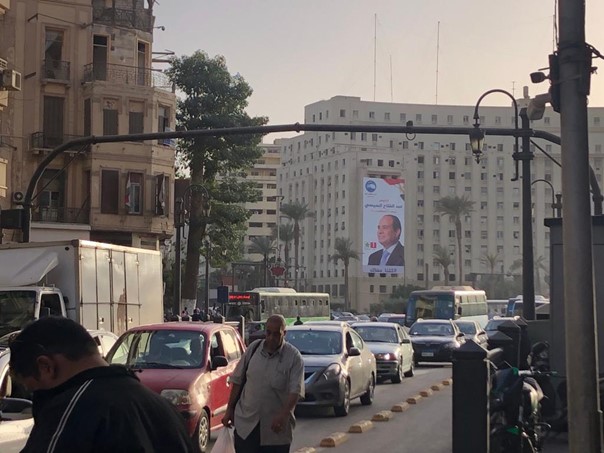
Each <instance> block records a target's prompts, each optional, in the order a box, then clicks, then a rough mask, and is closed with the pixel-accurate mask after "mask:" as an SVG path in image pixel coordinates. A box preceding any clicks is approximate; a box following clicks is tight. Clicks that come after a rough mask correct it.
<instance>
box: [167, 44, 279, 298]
mask: <svg viewBox="0 0 604 453" xmlns="http://www.w3.org/2000/svg"><path fill="white" fill-rule="evenodd" d="M167 73H168V75H169V77H170V79H171V80H172V82H173V83H174V84H175V86H176V88H177V90H178V93H179V95H180V96H179V99H178V103H177V113H176V120H177V127H179V128H184V129H186V130H194V129H218V128H228V127H245V126H261V125H264V124H266V123H267V121H268V119H267V118H266V117H250V116H249V115H248V114H247V113H246V112H245V108H246V107H247V106H248V98H249V97H250V96H251V94H252V88H251V87H250V86H249V85H248V84H247V82H246V81H245V80H244V79H243V77H242V76H240V75H239V74H237V75H231V74H230V73H229V71H228V68H227V66H226V61H225V59H224V57H222V56H216V57H214V58H210V57H209V56H208V55H207V54H206V53H205V52H201V51H197V52H195V53H194V54H193V55H191V56H183V57H180V58H174V59H172V60H171V67H170V69H169V70H168V71H167ZM261 140H262V137H261V136H260V135H227V136H221V137H213V136H212V137H210V136H208V137H197V138H192V139H186V140H179V141H178V145H177V162H178V166H179V168H180V169H179V172H181V173H184V174H186V173H188V174H190V177H191V184H200V185H203V186H204V187H205V188H206V189H208V192H209V195H210V200H209V203H210V205H211V211H210V216H209V217H204V215H203V208H204V206H205V205H207V203H208V200H205V198H204V194H203V192H202V191H192V192H191V200H190V201H191V202H190V206H189V209H190V218H189V227H190V228H189V238H188V241H187V254H186V255H187V260H186V269H185V276H184V282H183V297H185V298H189V299H190V298H193V297H194V295H195V287H196V280H197V269H198V268H199V261H200V259H199V257H200V253H204V251H203V249H204V244H203V238H204V237H205V236H206V232H207V233H208V235H209V237H210V241H211V244H212V247H211V252H210V253H211V255H212V258H211V262H212V264H213V265H221V264H223V263H224V262H225V261H227V260H235V259H237V258H238V256H240V244H241V242H242V240H243V237H244V234H245V229H246V223H247V220H248V218H249V213H248V212H247V211H246V210H245V209H244V208H243V207H242V205H243V204H245V203H246V202H252V201H257V200H258V199H259V196H260V193H259V191H258V190H257V189H255V188H254V186H253V183H251V182H247V181H243V180H241V179H237V178H236V177H237V176H240V175H241V174H242V173H244V172H245V170H246V169H249V168H250V167H252V166H253V164H254V162H255V161H256V160H257V159H258V158H260V157H261V155H262V149H261V148H260V147H259V144H260V143H261ZM208 225H211V228H207V226H208ZM205 253H207V251H206V252H205Z"/></svg>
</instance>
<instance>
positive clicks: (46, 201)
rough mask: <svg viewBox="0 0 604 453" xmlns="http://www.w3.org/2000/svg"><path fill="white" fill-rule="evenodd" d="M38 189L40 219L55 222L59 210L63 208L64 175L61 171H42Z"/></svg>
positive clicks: (57, 218)
mask: <svg viewBox="0 0 604 453" xmlns="http://www.w3.org/2000/svg"><path fill="white" fill-rule="evenodd" d="M38 187H39V190H40V194H39V196H38V202H39V206H40V219H41V220H43V221H44V220H46V221H51V222H57V221H58V220H59V214H60V208H63V207H64V190H65V189H64V187H65V173H64V172H63V171H61V170H50V169H46V170H44V173H43V174H42V177H41V178H40V183H39V185H38Z"/></svg>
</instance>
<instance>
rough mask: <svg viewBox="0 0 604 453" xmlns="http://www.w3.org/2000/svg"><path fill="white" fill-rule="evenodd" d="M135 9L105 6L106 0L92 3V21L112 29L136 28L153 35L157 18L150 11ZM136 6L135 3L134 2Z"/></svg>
mask: <svg viewBox="0 0 604 453" xmlns="http://www.w3.org/2000/svg"><path fill="white" fill-rule="evenodd" d="M139 3H140V4H141V7H140V8H135V9H123V8H113V7H107V6H105V0H93V1H92V20H93V22H94V23H96V24H102V25H108V26H110V27H116V26H117V27H125V28H134V29H136V30H140V31H144V32H147V33H153V24H154V22H155V18H154V17H153V14H152V12H151V10H150V9H145V8H143V7H142V4H143V3H142V2H139ZM133 4H134V2H133Z"/></svg>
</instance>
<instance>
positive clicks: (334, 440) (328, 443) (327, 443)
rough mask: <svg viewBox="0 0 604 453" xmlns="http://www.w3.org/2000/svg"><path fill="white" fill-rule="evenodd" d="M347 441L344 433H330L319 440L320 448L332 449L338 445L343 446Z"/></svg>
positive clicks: (346, 435)
mask: <svg viewBox="0 0 604 453" xmlns="http://www.w3.org/2000/svg"><path fill="white" fill-rule="evenodd" d="M347 440H348V434H346V433H331V434H330V435H329V436H327V437H325V438H323V439H322V440H321V444H320V446H321V447H328V448H333V447H337V446H338V445H340V444H343V443H344V442H346V441H347Z"/></svg>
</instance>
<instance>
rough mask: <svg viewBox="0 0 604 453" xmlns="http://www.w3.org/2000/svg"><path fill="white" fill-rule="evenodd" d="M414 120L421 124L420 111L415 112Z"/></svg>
mask: <svg viewBox="0 0 604 453" xmlns="http://www.w3.org/2000/svg"><path fill="white" fill-rule="evenodd" d="M415 122H416V123H417V124H421V123H422V114H421V113H417V114H416V115H415Z"/></svg>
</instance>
